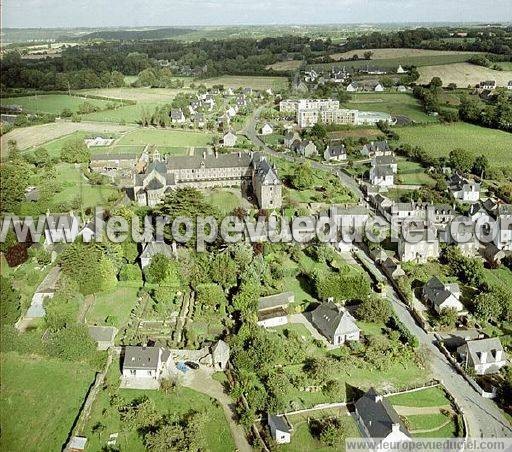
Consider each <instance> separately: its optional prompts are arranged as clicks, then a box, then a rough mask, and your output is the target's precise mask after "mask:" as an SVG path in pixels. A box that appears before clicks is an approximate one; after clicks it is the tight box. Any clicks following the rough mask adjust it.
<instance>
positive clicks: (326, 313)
mask: <svg viewBox="0 0 512 452" xmlns="http://www.w3.org/2000/svg"><path fill="white" fill-rule="evenodd" d="M311 319H312V321H313V325H314V326H315V328H316V329H317V330H318V331H319V332H320V333H321V334H322V335H323V336H325V337H326V338H327V339H328V340H329V342H330V343H331V344H332V345H343V344H344V343H345V342H347V341H358V340H359V337H360V333H361V330H360V329H359V327H358V326H357V325H356V321H355V319H354V317H352V316H351V315H350V313H349V312H348V311H347V310H346V309H345V308H344V307H341V306H338V305H336V304H335V303H333V302H332V301H328V302H325V303H321V304H320V305H319V306H318V307H317V308H316V309H315V310H314V311H313V312H312V315H311Z"/></svg>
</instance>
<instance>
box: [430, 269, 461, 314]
mask: <svg viewBox="0 0 512 452" xmlns="http://www.w3.org/2000/svg"><path fill="white" fill-rule="evenodd" d="M423 299H424V300H425V301H426V302H427V303H428V304H430V305H431V306H432V307H433V308H434V309H435V311H436V312H437V313H438V314H441V312H442V311H443V309H454V310H455V311H457V312H461V311H463V310H464V305H463V304H462V303H461V302H460V288H459V285H458V284H443V283H442V282H441V281H440V280H439V278H438V277H437V276H434V277H433V278H430V279H429V280H428V281H427V283H426V284H425V285H424V286H423Z"/></svg>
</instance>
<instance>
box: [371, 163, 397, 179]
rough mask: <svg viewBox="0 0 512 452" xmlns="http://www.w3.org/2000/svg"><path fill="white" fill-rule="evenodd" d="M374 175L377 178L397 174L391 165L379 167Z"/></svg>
mask: <svg viewBox="0 0 512 452" xmlns="http://www.w3.org/2000/svg"><path fill="white" fill-rule="evenodd" d="M374 174H375V176H377V177H386V176H392V175H394V174H395V172H394V171H393V168H392V167H391V166H389V165H377V166H376V167H375V169H374Z"/></svg>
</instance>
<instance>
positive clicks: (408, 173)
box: [397, 159, 436, 186]
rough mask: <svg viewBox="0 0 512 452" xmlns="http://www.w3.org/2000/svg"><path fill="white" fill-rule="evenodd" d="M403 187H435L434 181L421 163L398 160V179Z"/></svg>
mask: <svg viewBox="0 0 512 452" xmlns="http://www.w3.org/2000/svg"><path fill="white" fill-rule="evenodd" d="M397 182H398V183H399V184H401V185H430V186H432V185H435V183H436V181H435V180H434V179H432V177H430V176H429V175H428V174H427V173H426V172H425V168H423V167H422V166H421V165H420V164H419V163H416V162H409V161H408V160H405V159H399V160H398V179H397Z"/></svg>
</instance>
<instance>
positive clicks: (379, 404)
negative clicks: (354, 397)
mask: <svg viewBox="0 0 512 452" xmlns="http://www.w3.org/2000/svg"><path fill="white" fill-rule="evenodd" d="M354 407H355V417H356V419H357V422H358V425H359V428H360V430H361V433H362V434H363V437H366V438H372V439H378V440H380V442H379V444H376V445H375V448H373V449H372V450H374V451H387V450H400V449H398V447H399V446H398V445H399V443H403V442H406V441H411V434H410V433H409V431H408V430H407V428H406V427H405V425H404V423H403V422H402V420H401V419H400V416H399V415H398V413H397V412H396V411H395V409H394V408H393V407H392V406H391V404H390V403H389V402H388V401H387V400H386V399H385V398H384V397H382V396H381V395H379V394H378V393H377V392H376V391H375V389H373V388H371V389H370V390H369V391H368V392H367V393H366V394H364V395H363V396H362V397H361V398H360V399H359V400H358V401H357V402H356V403H355V405H354ZM393 446H394V447H393Z"/></svg>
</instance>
